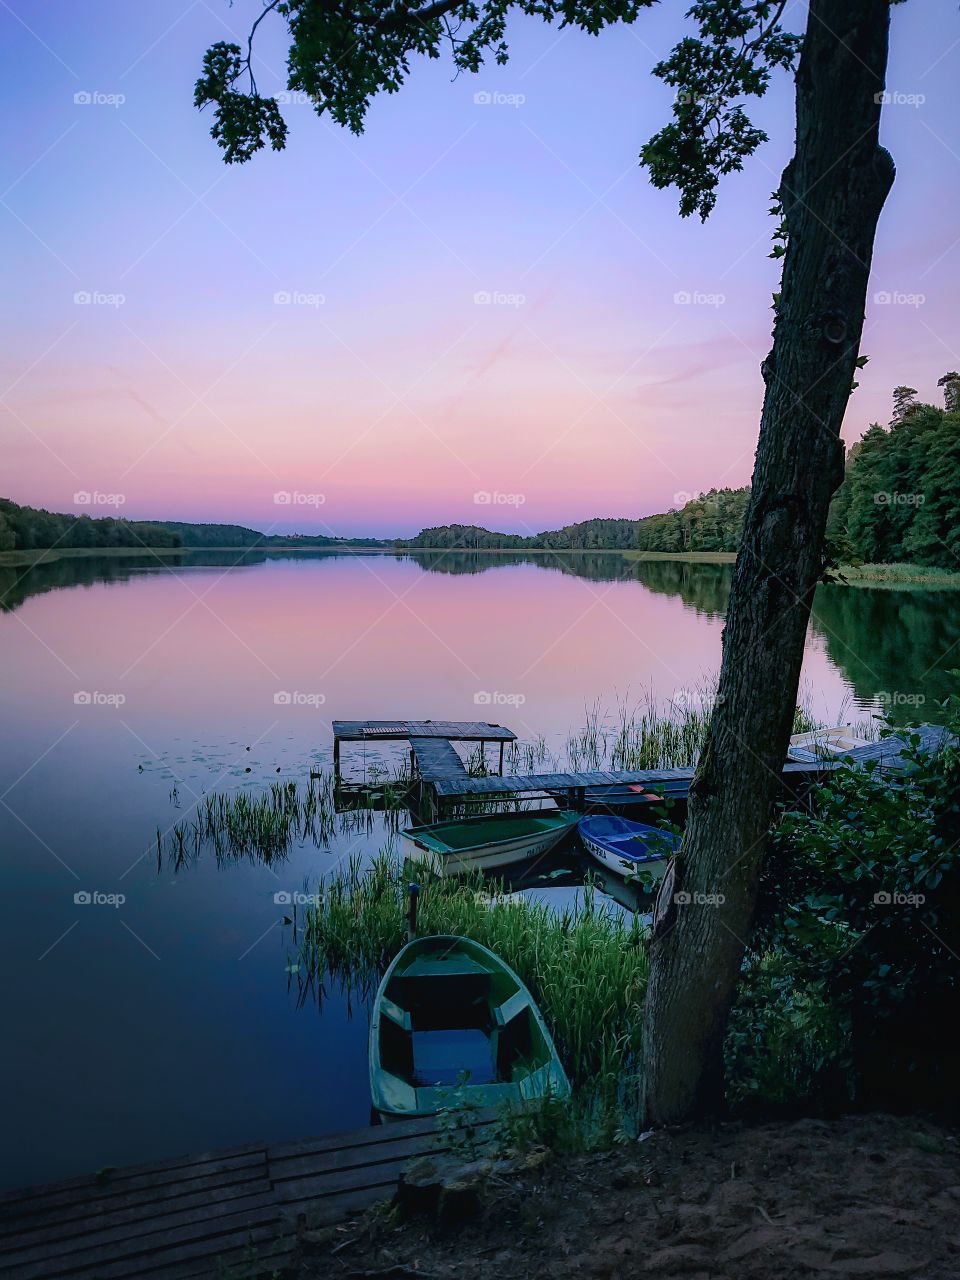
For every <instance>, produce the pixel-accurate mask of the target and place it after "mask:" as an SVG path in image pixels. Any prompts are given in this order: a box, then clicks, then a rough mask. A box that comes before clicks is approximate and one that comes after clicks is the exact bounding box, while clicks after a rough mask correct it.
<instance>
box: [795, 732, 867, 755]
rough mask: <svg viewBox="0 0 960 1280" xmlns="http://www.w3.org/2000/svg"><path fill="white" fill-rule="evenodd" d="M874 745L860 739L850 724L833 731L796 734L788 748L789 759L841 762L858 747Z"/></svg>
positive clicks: (865, 739) (864, 739)
mask: <svg viewBox="0 0 960 1280" xmlns="http://www.w3.org/2000/svg"><path fill="white" fill-rule="evenodd" d="M872 745H873V744H872V743H871V742H870V740H869V739H868V738H858V737H857V735H856V734H855V733H854V732H853V729H852V728H851V727H850V725H848V724H841V725H837V726H836V728H833V729H813V730H812V731H811V732H810V733H795V734H794V735H793V737H792V738H791V739H790V745H789V747H788V748H787V758H788V759H789V760H798V761H808V762H809V761H815V760H839V759H840V758H841V757H843V756H846V755H849V754H850V752H851V751H856V750H857V748H858V747H869V746H872Z"/></svg>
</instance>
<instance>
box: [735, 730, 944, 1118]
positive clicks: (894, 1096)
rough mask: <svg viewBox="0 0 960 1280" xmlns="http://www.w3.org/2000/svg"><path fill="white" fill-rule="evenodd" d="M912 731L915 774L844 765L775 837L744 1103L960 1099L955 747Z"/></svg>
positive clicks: (740, 1034) (750, 980) (740, 1089)
mask: <svg viewBox="0 0 960 1280" xmlns="http://www.w3.org/2000/svg"><path fill="white" fill-rule="evenodd" d="M957 727H958V722H957V717H956V716H954V718H953V725H952V728H953V729H954V731H956V729H957ZM911 742H912V746H911V749H910V751H909V752H908V757H909V760H910V769H909V771H908V772H907V773H905V774H903V775H896V774H893V775H891V774H890V773H884V772H883V771H882V770H881V769H880V768H879V767H878V766H876V765H875V764H874V765H868V766H867V767H866V768H853V767H841V768H839V769H838V770H836V771H835V772H834V773H833V774H832V775H831V776H830V778H829V780H828V781H827V782H826V783H824V784H823V785H822V786H820V787H818V788H817V790H816V792H815V794H814V797H813V804H812V812H800V811H798V810H793V811H790V812H788V813H786V814H785V815H784V817H783V819H782V821H781V823H780V825H779V827H778V829H777V831H776V833H775V835H774V839H773V845H772V849H771V852H770V854H769V856H768V858H767V863H766V867H765V870H764V874H763V879H762V883H761V891H760V898H759V901H758V911H757V921H756V928H755V932H754V935H753V938H752V939H751V945H750V948H749V950H748V953H747V956H746V959H745V965H744V976H743V980H742V982H741V987H740V992H739V995H738V999H737V1002H736V1005H735V1007H734V1010H733V1012H732V1016H731V1021H730V1031H729V1035H728V1039H727V1072H728V1080H729V1082H730V1083H729V1094H730V1097H731V1099H732V1100H734V1101H739V1102H742V1101H744V1100H745V1099H748V1098H750V1097H752V1096H757V1095H761V1094H762V1095H764V1096H766V1097H771V1098H773V1099H775V1100H779V1101H780V1102H788V1101H791V1100H793V1101H796V1100H798V1099H800V1098H803V1097H807V1098H809V1097H811V1096H812V1095H814V1094H819V1095H820V1097H821V1099H829V1098H831V1097H833V1098H835V1097H836V1096H837V1094H838V1092H841V1093H842V1092H844V1091H847V1092H848V1093H849V1096H851V1097H852V1098H854V1099H855V1100H856V1101H857V1102H858V1103H859V1104H861V1105H864V1106H886V1107H906V1108H910V1107H913V1108H915V1107H916V1105H917V1103H918V1101H920V1100H922V1101H923V1103H924V1104H925V1105H930V1106H943V1107H951V1106H955V1105H956V1104H955V1102H954V1095H955V1092H956V1089H955V1085H956V1080H957V1078H958V1074H960V1032H958V1020H957V1018H956V1002H957V996H958V994H960V992H958V988H960V959H958V957H960V857H958V853H957V844H958V837H960V751H958V749H957V747H956V746H955V745H954V746H950V747H947V748H946V749H945V750H943V751H941V752H939V753H938V754H936V755H933V756H930V755H923V754H921V753H920V750H919V739H918V738H916V737H915V738H913V739H912V740H911ZM838 1073H842V1074H843V1075H844V1076H845V1078H846V1080H845V1086H844V1087H843V1088H841V1089H839V1090H838V1085H837V1076H838ZM772 1077H778V1078H779V1083H777V1080H776V1079H774V1078H772Z"/></svg>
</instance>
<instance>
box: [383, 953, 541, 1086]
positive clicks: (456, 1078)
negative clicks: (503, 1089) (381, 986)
mask: <svg viewBox="0 0 960 1280" xmlns="http://www.w3.org/2000/svg"><path fill="white" fill-rule="evenodd" d="M381 1013H382V1015H384V1016H382V1017H381V1021H380V1060H381V1064H382V1066H383V1067H384V1068H385V1070H387V1071H389V1072H391V1073H392V1074H394V1075H397V1076H399V1077H400V1078H401V1079H404V1080H407V1081H409V1083H410V1084H412V1085H413V1086H414V1087H415V1088H422V1087H425V1088H437V1087H455V1086H456V1085H458V1084H461V1083H469V1084H470V1085H484V1084H497V1083H508V1082H514V1081H517V1080H519V1079H521V1078H523V1076H525V1075H527V1074H529V1073H530V1072H531V1071H533V1070H536V1069H537V1068H538V1067H539V1066H541V1065H543V1063H544V1062H545V1061H546V1060H547V1059H548V1057H549V1050H548V1048H547V1045H546V1043H545V1042H544V1039H543V1036H542V1034H541V1031H540V1028H539V1026H538V1024H537V1022H536V1020H535V1019H534V1018H533V1016H532V1014H531V1011H530V1006H529V1002H528V999H527V996H526V993H525V992H524V991H523V990H521V989H519V988H517V986H516V985H515V984H514V983H513V982H512V981H511V980H510V978H509V976H508V975H507V974H505V973H491V972H489V971H488V970H487V969H486V968H484V967H483V966H482V965H481V964H479V963H478V962H477V961H475V960H473V959H471V957H470V956H469V955H466V954H464V953H463V952H460V951H454V952H450V953H447V954H444V953H443V952H435V953H428V954H421V955H418V956H417V957H416V958H415V959H414V960H413V961H412V963H411V964H410V965H409V966H408V967H407V968H406V969H405V970H404V971H403V972H402V973H397V974H395V975H394V977H393V979H392V980H391V981H390V983H389V984H388V986H387V989H386V992H385V999H384V1000H383V1001H382V1002H381Z"/></svg>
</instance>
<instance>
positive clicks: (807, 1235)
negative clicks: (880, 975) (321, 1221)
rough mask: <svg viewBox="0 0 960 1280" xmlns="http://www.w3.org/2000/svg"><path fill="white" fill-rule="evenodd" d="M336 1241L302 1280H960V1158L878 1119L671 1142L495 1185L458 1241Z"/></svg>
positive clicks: (719, 1132) (948, 1139)
mask: <svg viewBox="0 0 960 1280" xmlns="http://www.w3.org/2000/svg"><path fill="white" fill-rule="evenodd" d="M326 1234H327V1233H317V1234H316V1235H315V1236H314V1237H313V1238H312V1239H309V1240H307V1241H305V1243H304V1248H303V1252H302V1254H301V1256H300V1259H299V1261H298V1265H297V1270H296V1274H297V1276H298V1278H299V1280H319V1278H320V1277H324V1280H334V1278H336V1277H344V1278H345V1280H347V1278H349V1280H359V1277H370V1278H372V1277H380V1280H401V1278H403V1277H414V1276H421V1277H424V1278H425V1280H426V1278H429V1277H457V1278H458V1280H459V1278H460V1277H463V1278H464V1280H501V1278H503V1277H516V1278H518V1280H547V1278H548V1277H549V1278H550V1280H556V1278H557V1277H560V1278H561V1280H563V1278H565V1277H573V1276H596V1277H602V1278H606V1277H620V1276H633V1275H636V1276H656V1277H658V1278H660V1280H667V1278H670V1277H683V1280H726V1278H727V1277H729V1278H730V1280H792V1277H817V1276H823V1277H857V1278H858V1280H871V1278H873V1277H876V1278H877V1280H880V1278H886V1277H894V1276H918V1277H922V1278H923V1280H948V1278H949V1280H956V1277H958V1276H960V1142H958V1140H957V1133H956V1131H954V1130H951V1129H947V1128H943V1127H940V1126H938V1125H935V1124H932V1123H929V1122H927V1121H924V1120H918V1119H916V1118H909V1117H907V1118H905V1117H889V1116H878V1115H871V1116H852V1117H845V1118H842V1119H840V1120H836V1121H830V1122H825V1121H820V1120H801V1121H798V1122H793V1123H777V1124H773V1123H771V1124H764V1125H755V1126H749V1127H748V1126H745V1125H739V1124H729V1125H721V1126H719V1127H717V1128H712V1129H706V1128H683V1129H678V1130H671V1131H660V1132H657V1133H654V1134H652V1135H651V1136H650V1137H649V1138H647V1139H646V1140H645V1141H642V1142H640V1143H637V1142H631V1143H629V1144H628V1145H626V1146H623V1147H618V1148H617V1149H615V1150H614V1151H612V1152H605V1153H602V1154H595V1155H587V1156H578V1157H574V1158H569V1159H568V1158H562V1159H561V1158H554V1159H549V1160H548V1161H547V1162H546V1163H545V1164H543V1165H542V1166H541V1167H539V1168H537V1169H534V1170H532V1171H530V1170H528V1171H527V1172H524V1173H520V1174H518V1175H517V1176H515V1177H509V1178H499V1177H498V1178H494V1179H492V1180H491V1181H490V1183H489V1184H488V1188H487V1191H486V1194H485V1197H484V1207H483V1209H482V1210H481V1216H480V1217H479V1218H477V1219H475V1220H473V1221H470V1222H468V1223H466V1224H463V1225H458V1226H443V1227H439V1226H437V1225H436V1224H433V1223H428V1222H426V1221H423V1220H417V1221H411V1222H408V1223H404V1224H398V1223H397V1222H396V1221H394V1217H393V1215H387V1214H385V1213H384V1212H382V1211H375V1212H374V1213H372V1214H370V1215H368V1216H367V1217H366V1218H363V1219H357V1220H355V1221H352V1222H349V1223H344V1224H341V1226H339V1227H338V1228H335V1229H334V1230H333V1231H332V1232H330V1233H329V1236H330V1238H329V1239H327V1238H326Z"/></svg>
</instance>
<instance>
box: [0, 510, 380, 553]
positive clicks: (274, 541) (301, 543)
mask: <svg viewBox="0 0 960 1280" xmlns="http://www.w3.org/2000/svg"><path fill="white" fill-rule="evenodd" d="M389 545H391V544H389V543H386V542H378V541H377V539H375V538H328V537H324V536H322V535H320V534H316V535H309V534H266V533H258V532H257V530H256V529H247V528H245V527H244V526H243V525H239V524H183V523H181V522H179V521H177V520H121V519H118V518H117V517H115V516H99V517H91V516H88V515H74V514H73V513H69V514H66V515H64V514H58V513H56V512H53V511H45V510H43V508H41V507H21V506H18V504H17V503H16V502H11V501H10V500H9V499H7V498H0V551H43V550H46V549H47V548H50V547H58V548H60V547H62V548H64V549H65V550H66V549H72V548H78V547H79V548H90V549H96V548H98V547H103V548H105V549H106V548H111V547H153V548H156V549H158V550H165V549H169V548H177V547H183V548H196V547H355V546H362V547H368V546H389Z"/></svg>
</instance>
